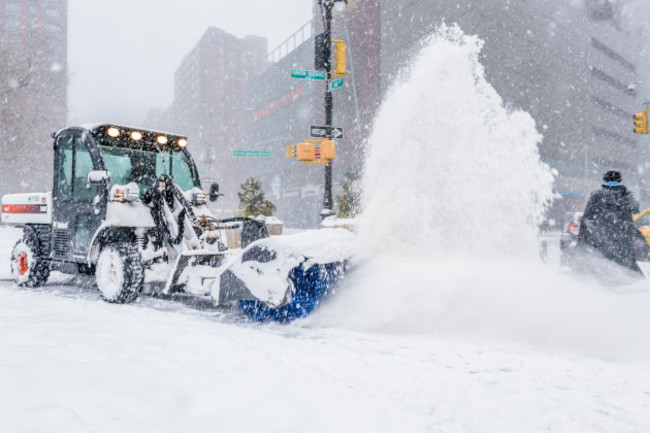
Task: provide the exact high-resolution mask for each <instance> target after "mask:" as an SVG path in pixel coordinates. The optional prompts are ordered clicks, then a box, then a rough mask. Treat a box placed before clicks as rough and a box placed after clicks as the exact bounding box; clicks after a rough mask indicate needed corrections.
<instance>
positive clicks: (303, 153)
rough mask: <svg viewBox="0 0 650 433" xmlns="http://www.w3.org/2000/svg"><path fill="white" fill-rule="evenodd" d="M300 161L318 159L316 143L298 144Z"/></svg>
mask: <svg viewBox="0 0 650 433" xmlns="http://www.w3.org/2000/svg"><path fill="white" fill-rule="evenodd" d="M297 150H298V151H297V156H296V159H297V160H298V161H313V160H314V159H316V145H315V144H314V143H298V147H297Z"/></svg>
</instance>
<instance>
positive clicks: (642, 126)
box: [634, 110, 650, 134]
mask: <svg viewBox="0 0 650 433" xmlns="http://www.w3.org/2000/svg"><path fill="white" fill-rule="evenodd" d="M649 111H650V110H643V111H642V112H640V113H636V114H635V115H634V133H635V134H647V133H648V112H649Z"/></svg>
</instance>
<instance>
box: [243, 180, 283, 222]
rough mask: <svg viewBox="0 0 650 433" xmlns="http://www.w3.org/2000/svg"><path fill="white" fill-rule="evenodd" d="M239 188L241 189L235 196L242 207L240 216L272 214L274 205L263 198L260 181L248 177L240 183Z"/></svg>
mask: <svg viewBox="0 0 650 433" xmlns="http://www.w3.org/2000/svg"><path fill="white" fill-rule="evenodd" d="M241 189H242V191H241V192H238V193H237V196H238V197H239V207H240V209H243V211H242V216H245V217H250V216H257V215H260V214H261V215H264V216H271V215H273V212H275V205H274V204H273V203H271V202H270V201H268V200H265V198H264V191H262V183H261V182H260V181H259V180H256V179H254V178H252V177H249V178H248V179H246V182H244V183H243V184H242V185H241Z"/></svg>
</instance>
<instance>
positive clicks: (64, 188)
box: [55, 136, 74, 200]
mask: <svg viewBox="0 0 650 433" xmlns="http://www.w3.org/2000/svg"><path fill="white" fill-rule="evenodd" d="M73 143H74V138H73V137H70V136H64V137H60V138H59V141H58V143H57V144H58V148H59V151H58V154H57V158H58V160H57V164H56V170H57V173H56V175H57V179H56V190H55V197H58V198H59V199H61V200H71V199H72V151H73Z"/></svg>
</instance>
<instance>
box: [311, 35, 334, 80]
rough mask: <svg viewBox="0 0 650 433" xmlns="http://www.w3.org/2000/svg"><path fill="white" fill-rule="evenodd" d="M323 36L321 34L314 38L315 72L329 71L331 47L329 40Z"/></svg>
mask: <svg viewBox="0 0 650 433" xmlns="http://www.w3.org/2000/svg"><path fill="white" fill-rule="evenodd" d="M325 36H326V35H325V33H321V34H319V35H316V36H315V37H314V69H316V70H317V71H329V69H330V64H331V63H330V56H331V55H332V54H331V51H332V47H331V46H330V41H329V40H328V39H329V38H326V37H325Z"/></svg>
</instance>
